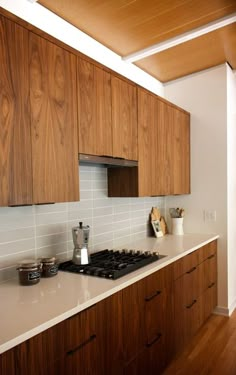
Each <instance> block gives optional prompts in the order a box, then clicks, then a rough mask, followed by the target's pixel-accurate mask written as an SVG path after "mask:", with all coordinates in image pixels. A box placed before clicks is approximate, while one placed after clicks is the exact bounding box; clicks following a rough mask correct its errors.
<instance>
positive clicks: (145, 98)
mask: <svg viewBox="0 0 236 375" xmlns="http://www.w3.org/2000/svg"><path fill="white" fill-rule="evenodd" d="M171 121H172V114H171V112H170V111H169V107H168V106H167V105H166V103H164V102H163V101H161V100H160V99H159V98H158V97H156V96H155V95H153V94H151V93H148V92H147V91H145V90H142V89H139V91H138V131H139V139H138V147H139V195H140V196H143V195H146V196H150V195H151V196H155V195H168V194H170V191H171V183H172V164H171V154H172V129H171Z"/></svg>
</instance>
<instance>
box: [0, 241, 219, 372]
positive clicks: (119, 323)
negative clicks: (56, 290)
mask: <svg viewBox="0 0 236 375" xmlns="http://www.w3.org/2000/svg"><path fill="white" fill-rule="evenodd" d="M78 277H79V276H78ZM216 303H217V242H216V241H213V242H210V243H209V244H207V245H205V246H203V247H201V248H199V249H198V250H195V251H194V252H192V253H190V254H189V255H186V256H184V257H183V258H181V259H179V260H177V261H175V262H174V263H172V264H170V265H168V266H166V267H164V268H162V269H161V270H159V271H157V272H154V273H153V274H151V275H149V276H147V277H145V278H143V279H141V280H140V281H138V282H135V283H134V284H132V285H130V286H128V287H126V288H124V289H122V290H121V291H119V292H117V293H115V294H113V295H112V296H110V297H108V298H106V299H104V300H102V301H100V302H98V303H97V304H95V305H93V306H91V307H90V308H88V309H86V310H84V311H82V312H80V313H78V314H76V315H74V316H72V317H71V318H69V319H66V320H64V321H63V322H61V323H59V324H57V325H55V326H54V327H52V328H49V329H48V330H46V331H44V332H42V333H40V334H38V335H36V336H34V337H33V338H31V339H29V340H27V341H25V342H23V343H22V344H20V345H18V346H16V347H14V348H13V349H10V350H8V351H7V352H5V353H3V354H2V355H1V356H0V374H1V375H21V374H24V375H28V374H35V375H54V374H55V375H64V374H73V375H80V374H83V375H106V374H109V375H128V374H129V375H139V374H140V375H141V374H142V375H143V374H146V375H158V374H161V373H162V371H163V369H164V368H165V367H166V365H167V364H169V363H170V361H171V359H172V358H173V357H174V355H175V354H176V353H178V352H179V351H180V350H182V349H183V347H184V346H185V345H186V343H187V342H188V341H189V340H190V339H191V337H192V336H193V335H194V334H195V333H196V331H197V330H198V329H199V327H200V326H201V325H202V324H203V323H204V322H205V320H206V319H207V318H208V317H209V315H210V314H211V312H212V310H213V309H214V307H215V306H216Z"/></svg>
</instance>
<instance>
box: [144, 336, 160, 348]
mask: <svg viewBox="0 0 236 375" xmlns="http://www.w3.org/2000/svg"><path fill="white" fill-rule="evenodd" d="M161 336H162V334H161V333H158V334H157V335H156V337H154V339H153V340H151V341H150V342H148V343H147V344H146V347H147V348H150V346H152V345H153V344H155V342H157V341H158V340H160V338H161Z"/></svg>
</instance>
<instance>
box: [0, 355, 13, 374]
mask: <svg viewBox="0 0 236 375" xmlns="http://www.w3.org/2000/svg"><path fill="white" fill-rule="evenodd" d="M0 374H1V375H17V369H16V363H15V351H14V349H12V350H8V351H7V352H5V353H3V354H0Z"/></svg>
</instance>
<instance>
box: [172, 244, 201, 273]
mask: <svg viewBox="0 0 236 375" xmlns="http://www.w3.org/2000/svg"><path fill="white" fill-rule="evenodd" d="M198 263H199V256H198V250H196V251H194V252H192V253H190V254H188V255H186V256H185V257H183V258H181V259H179V260H177V261H176V262H174V263H173V274H174V280H176V279H178V278H179V277H180V276H182V275H183V274H185V273H187V272H191V270H192V269H193V268H194V267H196V266H197V265H198Z"/></svg>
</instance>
